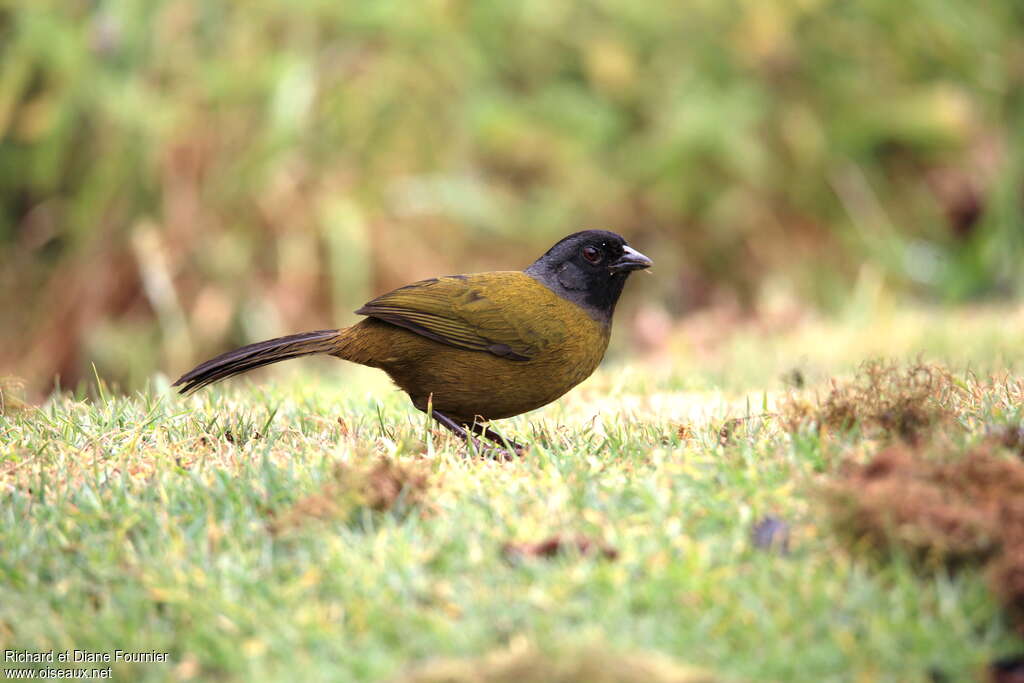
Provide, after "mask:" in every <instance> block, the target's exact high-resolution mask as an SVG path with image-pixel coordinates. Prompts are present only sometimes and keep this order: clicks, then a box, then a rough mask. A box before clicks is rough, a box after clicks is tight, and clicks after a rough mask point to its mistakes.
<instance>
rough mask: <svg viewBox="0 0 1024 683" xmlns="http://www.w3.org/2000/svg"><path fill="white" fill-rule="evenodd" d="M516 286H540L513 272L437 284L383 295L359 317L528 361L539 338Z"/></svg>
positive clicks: (422, 284)
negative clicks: (366, 317) (524, 309)
mask: <svg viewBox="0 0 1024 683" xmlns="http://www.w3.org/2000/svg"><path fill="white" fill-rule="evenodd" d="M517 284H518V285H522V286H524V287H527V288H529V287H531V286H532V285H534V284H536V283H535V281H534V280H533V279H532V278H530V277H529V276H528V275H525V274H523V273H514V272H508V273H478V274H476V275H452V276H449V277H441V278H434V279H431V280H423V281H421V282H414V283H413V284H411V285H406V286H405V287H399V288H398V289H396V290H394V291H392V292H388V293H387V294H383V295H381V296H379V297H377V298H376V299H374V300H373V301H370V302H369V303H367V304H365V305H364V306H363V307H362V308H360V309H359V310H358V311H356V313H358V314H361V315H366V316H370V317H372V318H377V319H379V320H384V321H386V322H389V323H391V324H392V325H398V326H399V327H404V328H406V329H408V330H411V331H413V332H416V333H417V334H421V335H423V336H424V337H427V338H428V339H433V340H435V341H439V342H442V343H444V344H449V345H451V346H455V347H457V348H460V349H468V350H470V351H486V352H488V353H492V354H494V355H496V356H501V357H503V358H508V359H510V360H530V358H532V357H533V356H535V355H536V354H537V352H538V348H537V347H538V343H537V342H532V343H531V341H529V340H531V339H538V337H537V335H536V334H535V333H534V328H535V327H536V326H535V324H532V323H533V321H531V320H529V319H528V318H530V316H529V314H528V311H525V312H524V311H523V310H522V309H523V307H522V303H523V302H522V301H521V300H519V299H521V297H522V295H523V293H521V292H518V288H517V287H516V285H517ZM527 291H529V290H527ZM517 296H518V299H517ZM517 303H518V305H513V304H517Z"/></svg>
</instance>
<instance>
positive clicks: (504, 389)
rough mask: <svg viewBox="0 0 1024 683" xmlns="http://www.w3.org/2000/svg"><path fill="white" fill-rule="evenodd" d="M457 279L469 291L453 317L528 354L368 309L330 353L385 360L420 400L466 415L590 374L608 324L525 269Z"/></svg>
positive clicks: (524, 403)
mask: <svg viewBox="0 0 1024 683" xmlns="http://www.w3.org/2000/svg"><path fill="white" fill-rule="evenodd" d="M445 279H447V278H445ZM458 280H459V282H458V286H459V287H461V288H465V292H464V293H461V294H460V295H459V296H458V297H457V301H454V303H453V304H452V306H454V307H457V308H455V309H453V311H452V316H453V318H454V319H457V320H458V321H459V324H460V325H463V326H466V327H474V326H475V331H476V332H477V333H478V334H480V335H482V336H485V337H487V339H488V340H489V341H490V342H492V345H495V346H496V347H497V348H499V349H505V348H513V349H528V359H527V360H514V359H511V358H508V357H505V356H502V355H496V354H495V353H493V352H490V351H485V350H484V351H481V350H467V349H466V348H459V347H456V346H453V345H451V344H446V343H443V342H441V341H436V340H435V339H431V338H428V337H426V336H424V335H422V334H418V333H417V332H415V331H411V330H409V329H405V328H403V327H398V326H396V325H394V324H391V323H388V322H383V321H381V320H377V319H375V318H372V317H371V318H367V319H366V320H363V321H361V322H360V323H358V324H356V325H354V326H353V327H350V328H348V329H347V330H345V331H343V333H342V334H341V335H340V338H339V343H338V348H337V350H336V351H335V352H334V355H337V356H339V357H341V358H344V359H346V360H351V361H354V362H357V363H361V364H363V365H369V366H371V367H377V368H381V369H382V370H384V371H385V372H387V373H388V374H389V375H390V376H391V378H392V379H393V380H394V382H395V383H396V384H397V385H398V386H399V387H401V388H402V389H403V390H405V391H406V392H407V393H408V394H409V396H410V397H411V398H412V401H413V403H414V404H415V405H416V407H417V408H420V409H421V410H423V409H426V407H427V403H428V401H429V400H432V402H433V407H434V409H436V410H439V411H441V412H443V413H446V414H447V415H449V416H451V417H453V418H455V419H457V420H460V421H463V422H470V421H472V420H473V418H474V417H476V416H480V417H483V418H485V419H499V418H503V417H511V416H513V415H518V414H520V413H524V412H526V411H529V410H533V409H535V408H539V407H541V406H543V405H545V404H547V403H550V402H551V401H554V400H555V399H557V398H558V397H560V396H562V395H563V394H564V393H565V392H567V391H569V390H570V389H571V388H572V387H574V386H576V385H577V384H579V383H580V382H581V381H583V380H584V379H586V378H587V377H589V376H590V374H591V373H592V372H593V371H594V369H595V368H597V366H598V364H599V363H600V362H601V359H602V358H603V357H604V353H605V350H606V349H607V347H608V339H609V332H610V331H609V328H608V326H607V325H605V324H603V323H600V322H598V321H596V320H594V319H593V318H591V317H590V316H589V315H588V314H587V313H586V312H585V311H584V310H583V309H581V308H580V307H579V306H577V305H575V304H573V303H572V302H570V301H567V300H566V299H563V298H562V297H559V296H558V295H557V294H555V293H554V292H552V291H551V290H550V289H548V288H547V287H545V286H544V285H542V284H541V283H539V282H537V281H536V280H534V279H533V278H532V277H530V276H529V275H526V274H525V273H522V272H519V271H508V272H494V273H481V274H478V275H469V276H458ZM451 284H452V286H455V283H451ZM460 291H461V290H460ZM432 305H435V306H436V303H435V304H432ZM476 319H478V320H479V321H480V323H479V325H476V324H475V322H474V321H475V320H476ZM431 397H432V399H431Z"/></svg>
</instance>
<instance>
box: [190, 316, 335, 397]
mask: <svg viewBox="0 0 1024 683" xmlns="http://www.w3.org/2000/svg"><path fill="white" fill-rule="evenodd" d="M341 332H342V330H317V331H316V332H303V333H302V334H293V335H290V336H287V337H278V338H277V339H268V340H267V341H261V342H256V343H255V344H249V345H248V346H243V347H242V348H240V349H235V350H234V351H228V352H227V353H222V354H221V355H219V356H217V357H216V358H211V359H210V360H208V361H206V362H205V363H201V364H199V365H197V366H196V367H194V368H193V369H192V370H190V371H188V372H186V373H185V374H184V375H182V376H181V377H179V378H178V381H176V382H175V383H174V384H173V385H172V386H179V385H181V389H179V391H180V392H181V393H183V394H188V393H191V392H193V391H195V390H197V389H201V388H203V387H205V386H206V385H207V384H213V383H214V382H218V381H220V380H222V379H225V378H228V377H233V376H235V375H239V374H241V373H243V372H248V371H249V370H252V369H253V368H259V367H262V366H264V365H270V364H271V363H276V362H278V361H282V360H288V359H289V358H298V357H299V356H309V355H312V354H315V353H330V352H331V351H332V350H334V348H335V346H336V344H337V341H338V339H339V337H340V335H341Z"/></svg>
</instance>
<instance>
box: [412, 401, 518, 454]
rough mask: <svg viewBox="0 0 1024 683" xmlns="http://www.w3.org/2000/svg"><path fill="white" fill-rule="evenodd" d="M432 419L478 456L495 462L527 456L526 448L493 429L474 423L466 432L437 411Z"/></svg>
mask: <svg viewBox="0 0 1024 683" xmlns="http://www.w3.org/2000/svg"><path fill="white" fill-rule="evenodd" d="M432 417H433V418H434V419H435V420H437V421H438V422H439V423H440V424H442V425H444V426H445V427H446V428H447V429H449V430H450V431H451V432H453V433H454V434H456V435H457V436H458V437H459V438H461V439H464V440H465V441H466V443H467V444H471V445H472V446H473V449H474V450H475V451H476V452H477V453H478V454H480V455H483V456H485V457H489V458H494V459H495V460H504V461H510V460H515V459H516V458H518V457H521V456H523V455H525V454H526V451H527V448H526V447H525V446H522V445H520V444H518V443H516V442H515V441H511V440H509V439H506V438H504V437H503V436H502V435H501V434H498V433H497V432H496V431H494V430H493V429H490V428H488V427H485V426H484V425H482V424H478V423H476V422H474V423H473V424H472V425H468V427H469V431H466V428H465V427H463V426H462V425H460V424H459V423H458V422H456V421H455V420H453V419H452V418H450V417H448V416H447V415H445V414H444V413H441V412H438V411H436V410H435V411H433V413H432ZM471 433H472V434H475V435H477V436H482V437H484V438H485V439H488V440H489V441H492V442H494V444H496V445H495V446H491V445H489V444H485V443H482V442H481V441H479V440H478V439H474V438H473V436H472V435H471Z"/></svg>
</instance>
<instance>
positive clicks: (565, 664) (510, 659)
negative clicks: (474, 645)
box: [396, 642, 720, 683]
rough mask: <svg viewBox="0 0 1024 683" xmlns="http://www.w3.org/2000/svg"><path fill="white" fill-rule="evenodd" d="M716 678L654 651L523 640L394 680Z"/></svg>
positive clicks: (579, 682)
mask: <svg viewBox="0 0 1024 683" xmlns="http://www.w3.org/2000/svg"><path fill="white" fill-rule="evenodd" d="M717 680H720V679H719V678H718V677H716V676H714V675H712V674H710V673H707V672H704V671H700V670H697V669H693V668H690V667H685V666H681V665H680V664H678V663H676V662H675V661H673V660H672V659H670V658H668V657H666V656H664V655H660V654H655V653H645V652H636V653H616V652H614V651H610V650H608V649H606V648H598V647H594V648H591V649H587V650H581V651H577V652H570V653H567V654H565V655H562V656H560V657H552V656H550V655H548V654H546V653H543V652H541V651H539V650H538V649H537V648H535V647H533V646H530V645H527V644H525V643H516V642H513V644H512V645H510V646H509V647H508V648H503V649H501V650H496V651H492V652H489V653H487V654H484V655H482V656H480V657H474V658H465V659H436V660H432V661H429V662H427V663H425V664H423V665H421V666H420V667H418V668H416V669H414V670H412V671H410V672H409V673H407V674H405V675H404V676H402V677H400V678H398V679H397V680H396V683H641V682H643V683H714V681H717Z"/></svg>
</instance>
